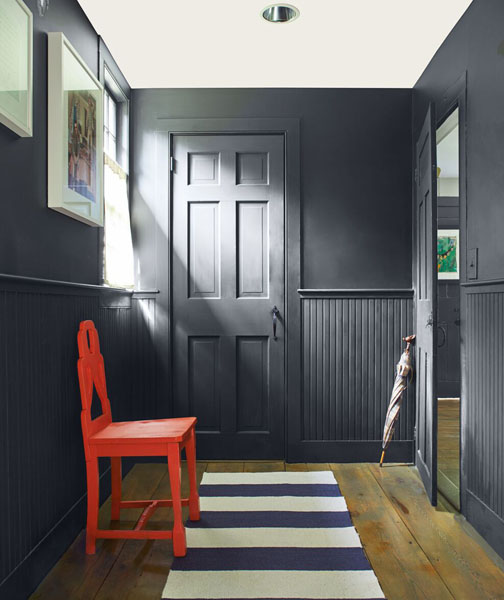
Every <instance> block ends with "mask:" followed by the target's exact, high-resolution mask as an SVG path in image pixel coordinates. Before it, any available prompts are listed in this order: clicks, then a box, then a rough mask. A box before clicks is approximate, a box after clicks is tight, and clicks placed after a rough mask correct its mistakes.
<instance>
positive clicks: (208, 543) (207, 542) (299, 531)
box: [186, 527, 361, 548]
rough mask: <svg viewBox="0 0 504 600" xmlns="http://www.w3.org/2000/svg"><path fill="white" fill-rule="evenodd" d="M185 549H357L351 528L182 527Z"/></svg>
mask: <svg viewBox="0 0 504 600" xmlns="http://www.w3.org/2000/svg"><path fill="white" fill-rule="evenodd" d="M186 535H187V547H188V548H263V547H267V548H273V547H277V548H360V547H361V543H360V539H359V536H358V535H357V532H356V531H355V529H354V528H353V527H328V528H320V529H319V528H309V527H306V528H301V527H300V528H293V527H253V528H247V527H243V528H242V527H233V528H229V529H227V528H224V527H223V528H215V529H206V528H201V529H199V528H198V529H193V528H188V529H187V530H186Z"/></svg>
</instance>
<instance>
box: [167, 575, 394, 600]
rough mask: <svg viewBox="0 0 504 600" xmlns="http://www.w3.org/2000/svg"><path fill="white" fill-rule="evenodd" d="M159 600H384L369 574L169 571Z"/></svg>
mask: <svg viewBox="0 0 504 600" xmlns="http://www.w3.org/2000/svg"><path fill="white" fill-rule="evenodd" d="M162 597H163V598H169V599H170V600H171V599H186V598H221V599H225V598H385V596H384V595H383V592H382V591H381V589H380V586H379V584H378V580H377V579H376V576H375V574H374V573H373V571H171V572H170V574H169V576H168V581H167V582H166V586H165V589H164V591H163V596H162Z"/></svg>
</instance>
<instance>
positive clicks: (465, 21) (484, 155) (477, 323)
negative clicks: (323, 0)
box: [413, 0, 504, 555]
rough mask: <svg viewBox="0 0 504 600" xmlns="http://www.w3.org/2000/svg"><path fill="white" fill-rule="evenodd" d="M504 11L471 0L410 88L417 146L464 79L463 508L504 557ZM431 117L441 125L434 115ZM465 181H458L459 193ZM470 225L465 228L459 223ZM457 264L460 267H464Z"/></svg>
mask: <svg viewBox="0 0 504 600" xmlns="http://www.w3.org/2000/svg"><path fill="white" fill-rule="evenodd" d="M503 22H504V3H502V2H501V1H500V0H474V2H473V3H472V4H471V5H470V7H469V9H468V10H467V12H466V13H465V14H464V15H463V17H462V19H461V20H460V21H459V23H458V24H457V26H456V27H455V28H454V30H453V31H452V33H451V34H450V35H449V36H448V38H447V39H446V40H445V42H444V43H443V45H442V46H441V48H440V49H439V51H438V52H437V54H436V55H435V57H434V58H433V59H432V61H431V63H430V64H429V66H428V67H427V69H426V70H425V72H424V73H423V75H422V76H421V78H420V79H419V81H418V83H417V84H416V86H415V90H414V96H413V97H414V114H413V124H414V139H416V137H417V133H418V131H419V129H420V127H421V122H422V120H423V118H424V116H425V110H426V106H427V103H428V102H429V101H430V100H431V101H434V102H435V103H436V107H437V109H438V113H439V112H440V107H441V106H443V105H444V104H445V100H444V97H445V91H446V90H447V89H448V88H449V87H450V86H451V85H452V84H453V83H454V82H455V81H456V80H457V79H459V77H460V76H461V75H463V74H464V72H467V103H466V104H467V110H466V111H465V112H466V122H465V145H466V148H467V151H466V167H467V182H466V184H467V201H466V203H467V206H465V205H464V203H463V202H461V223H462V229H463V230H462V232H461V233H462V235H463V239H465V248H464V247H462V251H463V252H462V255H461V262H462V267H464V262H465V261H466V257H465V256H464V250H465V249H472V248H477V249H478V265H477V267H478V268H477V278H476V279H473V280H467V278H466V273H465V269H464V268H463V269H462V279H461V312H462V323H461V327H462V331H461V336H462V366H463V367H462V479H461V483H462V492H463V493H462V498H461V500H462V510H463V512H464V514H465V515H466V516H467V518H468V520H469V521H470V522H471V523H473V524H474V525H475V526H476V527H477V528H478V529H479V531H480V532H482V533H483V535H485V536H486V537H487V539H488V540H489V541H490V543H492V544H493V545H494V547H495V548H496V549H497V550H498V551H499V552H500V553H501V554H503V555H504V505H503V503H502V498H504V472H503V470H502V430H503V428H504V405H503V403H504V400H503V399H504V380H503V378H502V360H501V355H500V354H499V353H498V349H499V348H500V341H501V340H502V339H503V337H504V320H503V318H502V310H503V303H502V297H503V295H504V285H503V282H504V244H503V243H502V230H503V227H504V197H503V194H504V192H503V190H504V169H503V168H502V165H503V162H504V128H503V116H502V115H503V111H502V107H503V106H504V30H503V28H502V23H503ZM441 116H442V115H441V114H438V117H441ZM463 185H464V181H462V180H461V186H463ZM465 216H466V218H467V226H466V227H464V217H465ZM463 261H464V262H463Z"/></svg>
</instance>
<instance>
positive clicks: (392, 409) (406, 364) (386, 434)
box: [380, 335, 416, 467]
mask: <svg viewBox="0 0 504 600" xmlns="http://www.w3.org/2000/svg"><path fill="white" fill-rule="evenodd" d="M415 337H416V336H414V335H409V336H408V337H405V338H403V340H404V341H405V342H406V350H405V351H404V352H403V353H402V355H401V360H400V361H399V362H398V363H397V367H396V378H395V381H394V387H393V388H392V395H391V396H390V402H389V406H388V409H387V416H386V417H385V426H384V427H383V443H382V449H383V450H382V453H381V458H380V467H381V466H382V464H383V459H384V457H385V452H386V450H387V448H388V446H389V444H390V441H391V440H392V437H393V436H394V427H395V424H396V421H397V419H398V417H399V410H400V408H401V403H402V398H403V394H404V390H405V389H406V387H407V385H408V375H409V376H410V380H411V379H412V377H413V368H412V366H411V356H410V346H411V344H412V343H413V341H414V339H415Z"/></svg>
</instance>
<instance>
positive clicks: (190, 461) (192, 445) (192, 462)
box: [186, 427, 200, 521]
mask: <svg viewBox="0 0 504 600" xmlns="http://www.w3.org/2000/svg"><path fill="white" fill-rule="evenodd" d="M186 456H187V471H188V473H189V518H190V519H191V521H199V519H200V502H199V495H198V482H197V479H196V433H195V431H194V427H193V428H192V429H191V437H190V438H189V441H188V442H187V445H186Z"/></svg>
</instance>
